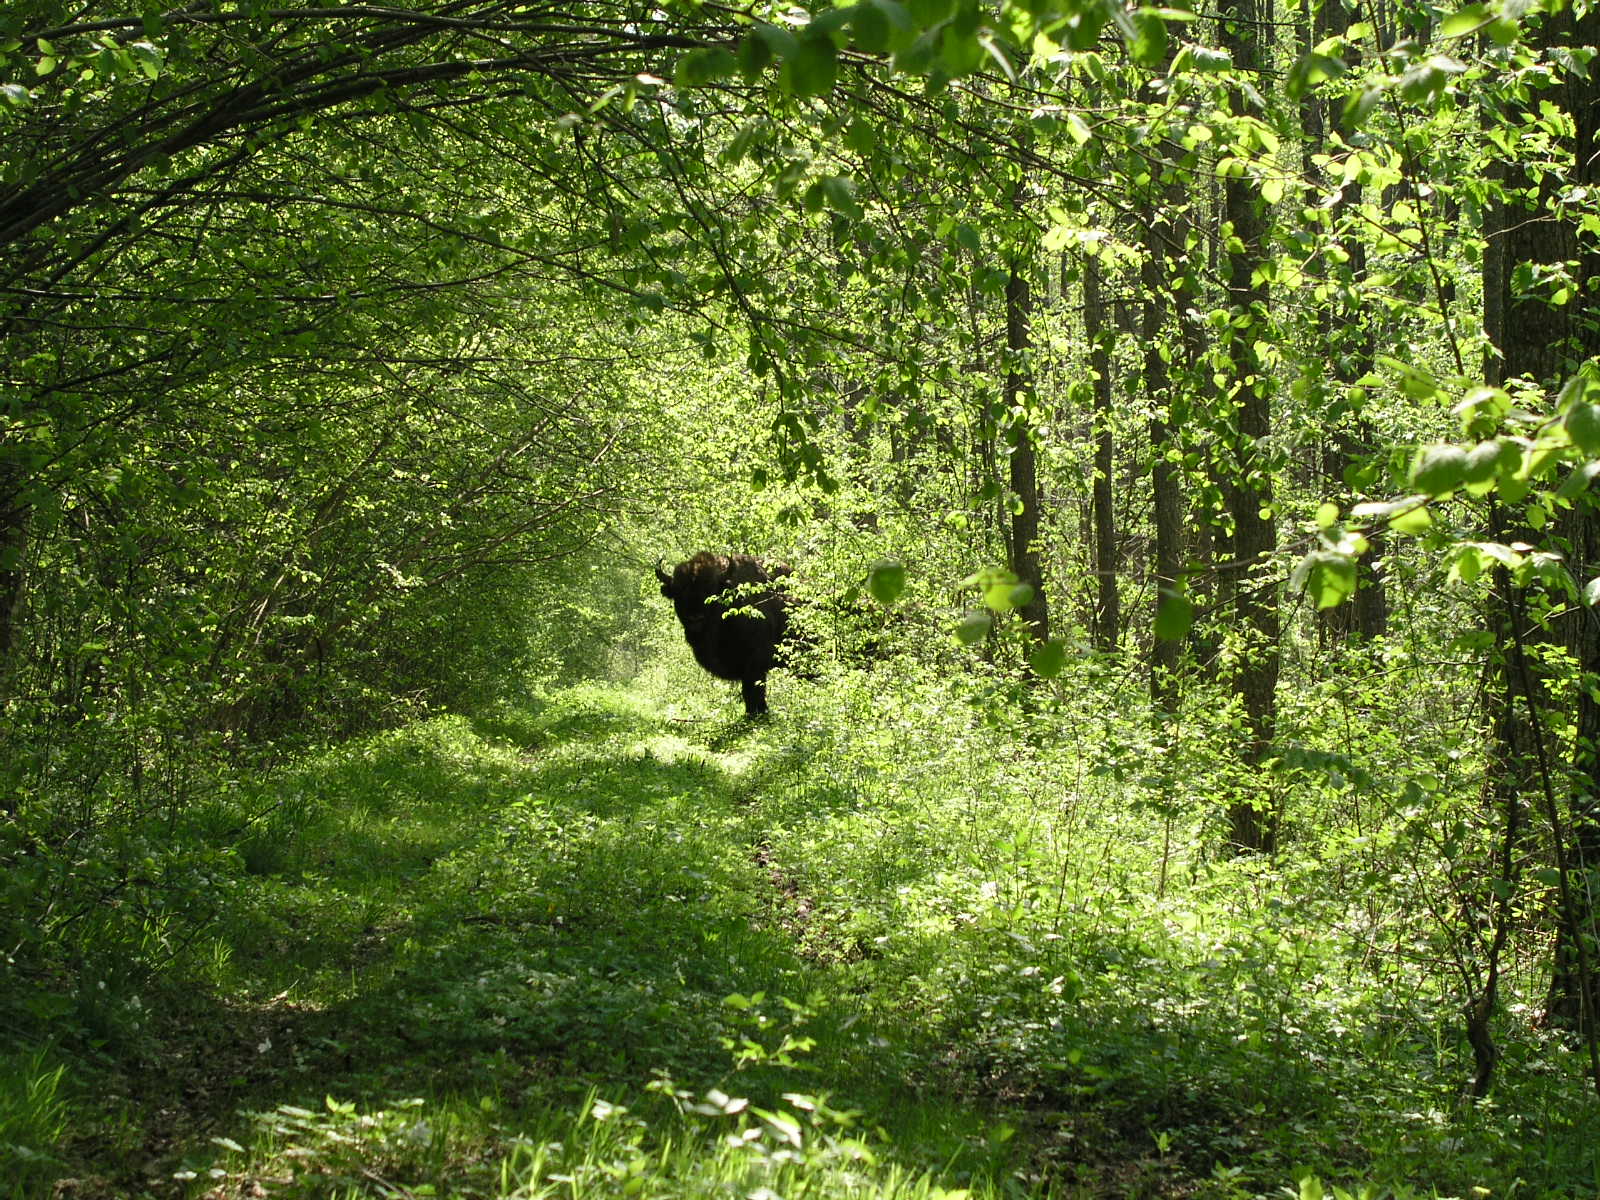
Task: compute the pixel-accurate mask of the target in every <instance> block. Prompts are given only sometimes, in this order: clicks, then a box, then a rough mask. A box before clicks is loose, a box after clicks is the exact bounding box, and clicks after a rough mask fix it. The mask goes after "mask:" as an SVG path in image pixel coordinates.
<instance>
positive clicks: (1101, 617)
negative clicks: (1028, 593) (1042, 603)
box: [1083, 256, 1122, 654]
mask: <svg viewBox="0 0 1600 1200" xmlns="http://www.w3.org/2000/svg"><path fill="white" fill-rule="evenodd" d="M1083 324H1084V333H1085V335H1086V336H1087V338H1088V340H1089V346H1090V351H1089V367H1090V370H1092V371H1093V372H1094V489H1093V505H1094V571H1095V612H1094V636H1095V645H1096V646H1097V647H1098V648H1099V649H1100V650H1102V651H1104V652H1105V653H1108V654H1109V653H1111V652H1112V651H1114V650H1116V648H1117V644H1118V642H1119V641H1120V640H1121V638H1122V603H1121V598H1120V596H1119V595H1118V592H1117V516H1116V510H1115V508H1114V506H1113V489H1112V483H1113V482H1114V480H1113V478H1112V472H1113V471H1114V470H1115V467H1116V442H1115V434H1114V432H1113V430H1112V422H1111V347H1112V344H1113V342H1114V340H1115V337H1116V334H1115V332H1114V330H1113V329H1112V327H1111V326H1110V324H1109V323H1108V322H1107V321H1106V308H1105V297H1104V295H1103V294H1102V291H1101V287H1100V263H1099V261H1098V260H1097V259H1095V258H1093V257H1092V256H1091V257H1086V258H1085V259H1084V264H1083Z"/></svg>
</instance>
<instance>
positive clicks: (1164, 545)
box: [1139, 209, 1183, 716]
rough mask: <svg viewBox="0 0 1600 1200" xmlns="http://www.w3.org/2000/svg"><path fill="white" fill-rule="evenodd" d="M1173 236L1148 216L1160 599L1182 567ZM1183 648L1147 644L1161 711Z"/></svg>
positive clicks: (1149, 369) (1149, 371)
mask: <svg viewBox="0 0 1600 1200" xmlns="http://www.w3.org/2000/svg"><path fill="white" fill-rule="evenodd" d="M1157 211H1160V212H1164V211H1165V210H1164V209H1158V210H1157ZM1172 236H1173V230H1172V224H1171V222H1170V221H1168V220H1167V219H1166V218H1165V216H1161V217H1157V218H1156V219H1155V220H1154V221H1152V223H1151V225H1150V227H1149V229H1148V231H1147V233H1146V238H1145V260H1144V267H1143V269H1142V271H1141V273H1140V280H1141V283H1142V284H1143V287H1144V305H1143V312H1142V313H1141V316H1140V330H1139V332H1140V338H1141V340H1142V341H1143V342H1144V390H1145V395H1146V397H1147V401H1148V403H1149V405H1150V457H1151V462H1150V496H1151V501H1152V505H1153V508H1154V517H1155V522H1154V523H1155V530H1154V533H1155V547H1154V550H1155V584H1156V592H1157V603H1158V604H1159V603H1161V598H1162V597H1163V596H1170V595H1174V594H1176V593H1177V591H1178V588H1179V582H1180V580H1179V576H1180V575H1181V574H1182V567H1183V493H1182V490H1181V486H1180V481H1179V476H1178V464H1177V463H1175V462H1174V461H1173V455H1172V453H1171V451H1172V450H1173V449H1174V447H1175V446H1176V439H1175V435H1174V430H1173V427H1172V375H1171V372H1170V371H1169V370H1168V367H1167V360H1166V358H1165V356H1163V354H1162V353H1161V333H1162V330H1163V328H1165V327H1166V324H1167V320H1168V316H1169V314H1170V313H1171V312H1172V310H1173V308H1174V307H1175V306H1174V304H1173V295H1172V289H1171V286H1170V283H1169V280H1168V275H1169V272H1170V263H1171V259H1172V249H1173V248H1172V244H1171V239H1172ZM1182 652H1183V643H1182V642H1181V641H1180V640H1179V639H1177V638H1162V637H1158V638H1156V639H1154V641H1153V643H1152V645H1151V647H1150V703H1151V706H1152V707H1153V708H1154V709H1155V711H1156V713H1157V714H1159V715H1162V716H1171V715H1172V714H1174V713H1176V712H1177V710H1178V661H1179V658H1180V657H1181V655H1182Z"/></svg>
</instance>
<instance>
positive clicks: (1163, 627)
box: [1155, 587, 1194, 642]
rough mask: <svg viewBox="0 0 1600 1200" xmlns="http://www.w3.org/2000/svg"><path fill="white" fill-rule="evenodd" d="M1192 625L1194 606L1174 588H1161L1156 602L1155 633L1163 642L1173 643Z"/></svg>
mask: <svg viewBox="0 0 1600 1200" xmlns="http://www.w3.org/2000/svg"><path fill="white" fill-rule="evenodd" d="M1193 624H1194V605H1193V604H1192V603H1190V601H1189V598H1188V597H1187V596H1185V595H1184V594H1183V593H1182V592H1181V591H1179V590H1178V589H1176V588H1171V587H1163V588H1162V589H1161V597H1160V599H1159V600H1157V602H1156V623H1155V633H1156V636H1157V637H1158V638H1160V639H1161V640H1162V641H1164V642H1175V641H1177V640H1178V639H1179V638H1182V637H1183V636H1184V635H1186V634H1187V633H1188V632H1189V627H1190V626H1191V625H1193Z"/></svg>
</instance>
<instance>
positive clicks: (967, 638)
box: [955, 608, 994, 646]
mask: <svg viewBox="0 0 1600 1200" xmlns="http://www.w3.org/2000/svg"><path fill="white" fill-rule="evenodd" d="M993 621H994V618H993V617H991V616H990V615H989V614H988V613H986V612H984V611H983V609H981V608H975V609H973V610H972V611H971V612H969V613H967V614H966V615H965V616H963V617H962V618H961V620H959V621H957V622H956V628H955V635H956V641H958V642H960V643H961V644H962V645H963V646H970V645H972V643H973V642H976V641H979V640H980V639H982V638H983V637H984V636H985V635H987V634H988V632H989V628H990V626H991V624H993Z"/></svg>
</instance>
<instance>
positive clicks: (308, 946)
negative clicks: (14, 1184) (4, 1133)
mask: <svg viewBox="0 0 1600 1200" xmlns="http://www.w3.org/2000/svg"><path fill="white" fill-rule="evenodd" d="M796 753H799V751H798V750H797V749H796V748H795V747H790V746H786V745H785V742H784V732H783V725H782V723H781V722H775V723H774V724H773V725H770V726H765V727H756V728H752V727H750V726H748V725H746V724H744V723H742V722H738V723H735V722H733V721H731V720H728V719H725V718H720V717H719V718H709V719H701V720H674V719H672V718H670V717H667V716H664V715H662V713H661V712H660V711H658V710H654V709H651V708H649V707H647V706H645V705H643V704H642V703H641V702H640V701H638V700H637V699H635V698H632V697H630V696H629V695H628V694H627V693H624V692H621V691H617V692H610V691H606V690H603V689H597V688H588V689H583V690H581V691H579V692H574V693H569V694H566V695H565V696H563V697H560V698H558V699H557V700H556V701H555V702H553V703H551V704H550V705H548V706H547V707H545V708H543V709H542V710H541V711H539V712H538V713H536V714H527V713H524V714H516V715H512V716H508V717H506V718H505V719H503V720H500V721H498V722H488V721H485V722H479V723H478V724H477V725H476V726H473V725H469V724H468V723H467V722H465V721H463V720H460V719H448V718H447V719H440V720H437V721H434V722H431V723H428V724H424V725H421V726H417V727H413V728H410V729H407V730H402V731H399V732H396V733H394V734H390V735H386V736H383V737H379V738H377V739H373V740H369V741H365V742H362V743H359V744H357V745H355V746H352V747H349V748H346V749H343V750H340V751H336V752H333V753H331V754H329V755H327V756H325V757H323V758H322V759H320V760H318V761H317V762H315V763H314V764H313V765H312V766H310V767H309V768H307V769H304V770H302V771H301V772H299V773H297V774H296V775H294V776H293V777H290V778H287V779H283V780H280V781H278V782H277V783H276V784H275V785H274V787H273V789H272V791H271V792H270V793H263V794H261V795H257V796H255V797H253V798H252V799H251V801H250V805H253V808H254V810H255V811H256V812H257V814H258V815H257V817H256V820H255V822H254V824H253V826H252V828H253V832H252V833H251V834H250V835H249V836H248V837H247V838H246V840H245V841H244V843H243V845H242V848H241V860H242V862H241V865H242V866H243V867H244V868H245V872H244V873H242V874H241V876H240V880H239V882H238V883H237V885H236V886H235V888H234V890H233V891H232V893H231V894H232V903H231V905H230V908H229V911H227V912H225V913H223V914H220V920H219V923H218V925H217V926H216V928H215V931H214V933H215V936H214V941H213V943H212V944H211V945H210V946H209V947H208V948H206V949H205V950H204V951H203V953H201V954H200V955H199V956H198V958H199V961H200V962H201V963H202V964H203V968H204V975H205V978H204V980H203V983H204V984H205V985H206V986H205V987H204V988H201V989H191V990H187V993H186V995H178V996H167V997H163V998H162V1000H161V1002H160V1004H159V1005H158V1006H156V1007H155V1009H154V1010H155V1011H159V1012H160V1013H161V1014H162V1015H161V1017H160V1018H159V1019H158V1020H157V1021H155V1022H153V1023H152V1025H151V1026H150V1028H149V1030H148V1045H147V1047H146V1055H145V1062H144V1064H143V1067H142V1068H141V1069H139V1070H136V1071H132V1072H129V1073H128V1074H126V1075H124V1076H122V1077H121V1078H120V1079H118V1080H117V1081H116V1082H115V1083H114V1085H113V1086H112V1087H111V1088H110V1089H109V1090H108V1092H107V1094H105V1095H103V1096H102V1097H100V1100H99V1103H100V1105H101V1107H102V1116H103V1118H104V1120H103V1121H102V1122H100V1123H98V1124H99V1129H98V1130H97V1132H96V1133H95V1134H94V1135H93V1137H92V1138H86V1139H82V1140H80V1142H79V1144H77V1145H76V1146H75V1147H74V1150H75V1154H74V1157H75V1158H77V1159H79V1160H80V1161H89V1162H97V1163H100V1164H105V1163H120V1164H121V1169H120V1170H115V1169H114V1170H110V1171H107V1172H106V1173H105V1174H103V1175H99V1176H95V1175H88V1176H85V1177H82V1178H80V1181H79V1183H78V1184H77V1185H76V1190H73V1189H69V1190H68V1192H67V1194H76V1195H84V1196H87V1195H96V1194H108V1195H130V1194H141V1193H145V1194H152V1195H183V1194H189V1195H194V1194H203V1195H206V1196H215V1197H232V1196H255V1195H275V1196H328V1195H352V1196H355V1195H361V1196H367V1195H371V1196H411V1195H438V1196H447V1195H455V1196H463V1197H465V1196H513V1195H515V1196H537V1195H547V1194H548V1195H563V1196H573V1195H616V1194H629V1195H702V1194H704V1195H710V1194H722V1193H723V1189H724V1188H727V1187H735V1188H736V1190H737V1191H738V1192H739V1193H741V1194H742V1193H747V1192H750V1191H753V1190H754V1189H755V1188H757V1187H758V1186H771V1187H773V1188H774V1189H775V1191H776V1192H777V1193H778V1194H783V1195H788V1194H791V1193H792V1192H794V1191H795V1190H796V1189H797V1188H798V1189H799V1190H802V1191H810V1192H811V1193H812V1194H827V1195H847V1194H856V1193H858V1192H859V1194H875V1195H883V1194H905V1195H921V1194H938V1192H939V1190H940V1189H942V1188H951V1189H955V1188H974V1189H977V1190H979V1191H989V1190H990V1189H991V1188H1000V1189H1003V1190H1004V1189H1006V1187H1007V1185H1006V1184H1005V1182H1004V1181H1005V1179H1006V1167H1005V1163H1006V1159H1007V1151H1008V1144H1007V1142H1008V1138H1009V1136H1010V1133H1011V1129H1010V1127H1009V1126H1006V1125H1004V1124H1003V1123H1002V1122H1000V1121H999V1119H998V1118H997V1117H994V1116H993V1115H992V1113H991V1109H992V1105H991V1104H989V1103H988V1102H987V1101H985V1100H982V1099H980V1098H979V1097H978V1096H977V1095H976V1094H975V1093H973V1092H972V1090H971V1089H969V1088H964V1087H963V1086H962V1085H961V1083H960V1081H959V1080H957V1079H955V1078H953V1077H952V1076H951V1074H950V1072H949V1070H948V1069H946V1068H945V1067H944V1066H943V1065H941V1060H942V1059H948V1058H949V1057H950V1055H948V1054H947V1053H946V1051H947V1049H948V1048H947V1047H942V1046H940V1045H939V1044H938V1041H937V1037H936V1036H934V1037H933V1038H932V1040H930V1031H929V1029H928V1028H927V1027H926V1025H925V1023H924V1022H923V1021H921V1020H920V1019H918V1018H916V1017H915V1016H914V1014H911V1013H904V1014H896V1013H894V1012H892V1011H886V1010H885V1008H884V1006H882V1005H877V1004H873V1003H871V1002H870V1001H869V1000H868V999H867V998H866V995H865V994H866V992H867V991H868V990H869V989H868V985H867V979H868V978H869V976H870V971H871V968H870V964H868V965H865V966H864V954H863V949H862V947H861V946H860V945H859V944H857V943H856V942H854V941H852V940H851V939H850V937H849V936H847V935H846V934H845V933H844V932H843V931H842V930H841V929H839V928H830V927H829V922H830V921H834V922H837V919H838V915H837V914H836V913H835V914H829V913H825V912H824V911H823V909H822V908H820V907H819V906H818V905H817V904H816V903H815V901H814V899H813V897H811V896H809V895H808V894H807V891H806V888H805V885H804V883H803V882H802V881H801V879H800V878H798V877H797V875H796V874H795V873H794V872H792V871H790V870H789V869H787V868H786V867H785V865H784V863H785V862H786V861H787V860H788V859H789V858H790V857H791V855H790V853H789V850H788V849H787V848H786V847H785V845H784V844H783V840H782V839H783V837H784V831H785V830H788V829H793V828H796V827H803V826H804V825H805V824H806V823H807V822H810V821H812V820H825V819H826V818H827V814H826V813H825V812H818V811H815V810H816V806H817V804H818V797H817V796H816V794H815V792H814V791H813V790H801V789H796V788H793V787H789V786H787V782H788V780H789V775H788V771H789V769H790V768H792V767H794V766H796V765H798V764H797V763H796V762H795V761H794V758H793V756H794V755H795V754H796ZM786 764H787V765H786ZM237 811H238V810H237V808H234V809H230V810H229V814H223V813H221V812H219V813H216V814H213V817H212V819H213V820H214V821H216V822H218V823H219V824H221V823H225V821H227V820H230V819H232V816H233V815H236V814H237ZM963 1093H965V1094H963ZM243 1114H254V1115H253V1116H246V1115H243ZM728 1135H732V1137H731V1138H729V1137H728Z"/></svg>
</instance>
